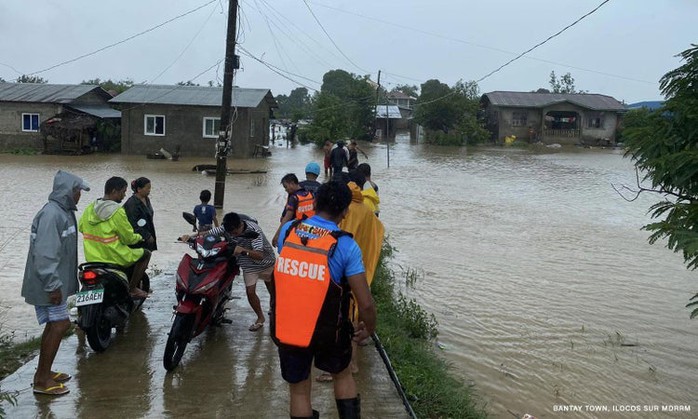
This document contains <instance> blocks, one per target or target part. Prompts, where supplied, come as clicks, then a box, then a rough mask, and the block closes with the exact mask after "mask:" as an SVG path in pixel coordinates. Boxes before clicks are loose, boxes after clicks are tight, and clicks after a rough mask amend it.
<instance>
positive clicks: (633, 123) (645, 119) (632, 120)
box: [616, 108, 653, 142]
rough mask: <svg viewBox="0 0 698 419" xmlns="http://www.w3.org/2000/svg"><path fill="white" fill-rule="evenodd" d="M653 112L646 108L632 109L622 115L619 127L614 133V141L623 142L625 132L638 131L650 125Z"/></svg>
mask: <svg viewBox="0 0 698 419" xmlns="http://www.w3.org/2000/svg"><path fill="white" fill-rule="evenodd" d="M652 115H653V112H652V111H651V110H649V109H646V108H640V109H632V110H629V111H628V112H626V113H625V115H623V120H622V122H621V126H620V127H619V128H618V130H617V131H616V141H618V142H620V141H623V136H624V135H625V132H626V130H628V129H629V130H633V129H639V128H642V127H645V126H647V125H648V124H649V123H650V118H651V117H652Z"/></svg>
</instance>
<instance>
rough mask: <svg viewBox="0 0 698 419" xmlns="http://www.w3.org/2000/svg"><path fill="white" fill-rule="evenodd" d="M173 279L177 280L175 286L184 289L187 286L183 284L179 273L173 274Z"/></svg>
mask: <svg viewBox="0 0 698 419" xmlns="http://www.w3.org/2000/svg"><path fill="white" fill-rule="evenodd" d="M175 279H176V280H177V284H178V285H179V286H180V287H182V288H186V287H187V286H186V285H185V284H184V280H183V279H182V276H181V275H180V274H179V272H175Z"/></svg>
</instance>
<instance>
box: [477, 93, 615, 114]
mask: <svg viewBox="0 0 698 419" xmlns="http://www.w3.org/2000/svg"><path fill="white" fill-rule="evenodd" d="M482 97H483V98H485V97H486V98H487V99H488V100H489V101H490V103H491V104H492V105H494V106H508V107H513V108H543V107H546V106H550V105H553V104H556V103H561V102H570V103H573V104H575V105H578V106H580V107H582V108H587V109H593V110H597V111H624V110H625V106H624V105H623V104H622V103H620V102H619V101H617V100H616V99H614V98H612V97H611V96H606V95H599V94H595V93H583V94H582V93H577V94H572V93H535V92H501V91H497V92H490V93H485V94H484V95H482Z"/></svg>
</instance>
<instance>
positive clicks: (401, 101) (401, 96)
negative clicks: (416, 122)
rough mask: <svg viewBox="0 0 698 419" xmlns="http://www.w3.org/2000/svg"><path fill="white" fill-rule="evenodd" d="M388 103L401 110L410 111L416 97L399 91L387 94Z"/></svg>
mask: <svg viewBox="0 0 698 419" xmlns="http://www.w3.org/2000/svg"><path fill="white" fill-rule="evenodd" d="M387 96H388V102H390V103H392V104H394V105H397V106H399V107H401V108H407V109H412V108H414V103H415V102H416V101H417V98H416V97H413V96H410V95H408V94H405V93H403V92H400V91H397V90H395V91H392V92H388V94H387Z"/></svg>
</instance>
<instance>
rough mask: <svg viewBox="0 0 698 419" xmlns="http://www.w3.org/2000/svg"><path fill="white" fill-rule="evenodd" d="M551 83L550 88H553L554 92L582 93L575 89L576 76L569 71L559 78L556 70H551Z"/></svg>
mask: <svg viewBox="0 0 698 419" xmlns="http://www.w3.org/2000/svg"><path fill="white" fill-rule="evenodd" d="M549 83H550V88H551V89H553V93H580V92H577V90H575V87H574V77H572V74H570V73H569V72H567V73H565V74H564V75H563V76H562V77H560V78H559V79H558V78H557V77H556V76H555V71H551V72H550V82H549ZM539 90H540V89H539Z"/></svg>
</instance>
